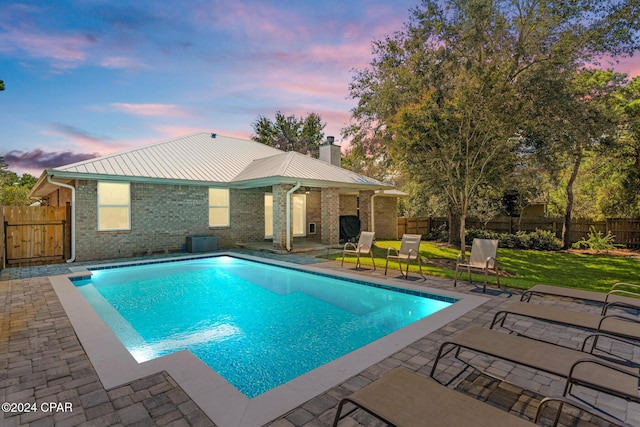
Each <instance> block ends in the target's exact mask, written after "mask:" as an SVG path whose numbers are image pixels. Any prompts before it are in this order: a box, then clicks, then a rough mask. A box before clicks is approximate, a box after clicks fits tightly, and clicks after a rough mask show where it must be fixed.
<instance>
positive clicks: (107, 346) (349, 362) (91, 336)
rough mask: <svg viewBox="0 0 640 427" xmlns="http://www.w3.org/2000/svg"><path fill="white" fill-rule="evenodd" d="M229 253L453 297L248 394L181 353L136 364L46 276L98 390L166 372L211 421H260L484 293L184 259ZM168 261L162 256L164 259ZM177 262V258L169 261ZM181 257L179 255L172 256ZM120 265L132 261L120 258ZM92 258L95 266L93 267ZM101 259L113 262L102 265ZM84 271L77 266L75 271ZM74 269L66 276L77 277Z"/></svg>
mask: <svg viewBox="0 0 640 427" xmlns="http://www.w3.org/2000/svg"><path fill="white" fill-rule="evenodd" d="M220 255H229V256H234V257H238V258H243V259H247V260H251V261H257V262H261V263H267V264H272V265H279V266H282V267H287V268H294V269H297V270H301V271H311V272H315V273H319V274H324V275H328V276H334V277H343V278H346V279H350V280H355V281H361V282H369V283H376V284H379V285H384V286H393V287H396V288H404V289H411V290H414V291H418V292H423V293H433V294H437V295H442V296H449V297H452V298H456V299H458V301H457V302H456V303H455V304H453V305H452V306H450V307H448V308H446V309H444V310H441V311H439V312H437V313H434V314H433V315H431V316H429V317H427V318H424V319H422V320H419V321H417V322H415V323H413V324H411V325H409V326H407V327H405V328H402V329H400V330H399V331H397V332H395V333H393V334H390V335H387V336H385V337H383V338H381V339H379V340H377V341H375V342H373V343H371V344H369V345H367V346H364V347H362V348H360V349H358V350H356V351H354V352H351V353H349V354H347V355H345V356H343V357H341V358H339V359H336V360H334V361H332V362H330V363H327V364H325V365H322V366H320V367H318V368H316V369H314V370H312V371H310V372H308V373H307V374H305V375H302V376H300V377H297V378H295V379H293V380H291V381H289V382H287V383H285V384H283V385H281V386H279V387H276V388H274V389H272V390H270V391H268V392H266V393H263V394H261V395H259V396H257V397H255V398H253V399H248V398H247V397H245V396H244V395H243V394H242V393H240V392H239V391H238V390H237V389H235V388H234V387H233V386H231V385H230V384H229V383H228V382H227V381H226V380H224V379H223V378H222V377H221V376H220V375H218V374H217V373H215V372H214V371H213V370H212V369H210V368H209V367H208V366H206V365H205V364H204V363H203V362H202V361H200V360H199V359H198V358H197V357H195V356H194V355H193V354H192V353H190V352H189V351H181V352H178V353H173V354H170V355H167V356H164V357H160V358H158V359H154V360H150V361H148V362H144V363H137V362H136V361H135V359H134V358H133V356H131V354H130V353H129V352H128V350H127V349H126V348H125V347H124V346H123V345H122V344H121V343H120V341H119V339H118V338H117V337H116V336H115V335H114V334H113V332H112V331H111V330H110V329H109V327H108V326H106V324H105V323H104V322H103V321H102V319H101V318H100V317H99V316H98V314H97V313H96V312H95V311H94V310H93V308H92V307H91V306H90V305H89V303H88V302H87V301H86V300H85V299H84V297H82V295H81V294H80V293H79V292H78V290H77V289H76V288H75V286H74V285H73V283H72V282H71V281H70V280H69V278H68V276H69V275H64V276H52V277H50V278H49V280H50V282H51V284H52V285H53V288H54V290H55V292H56V294H57V295H58V298H59V299H60V302H61V303H62V305H63V307H64V309H65V311H66V313H67V316H68V317H69V319H70V321H71V323H72V325H73V327H74V329H75V331H76V335H77V336H78V338H79V339H80V342H81V343H82V345H83V347H84V349H85V351H86V353H87V355H88V356H89V359H90V360H91V362H92V364H93V365H94V368H95V370H96V372H97V374H98V376H99V378H100V380H101V381H102V383H103V385H104V387H105V388H106V389H111V388H114V387H117V386H120V385H123V384H127V383H130V382H131V381H134V380H136V379H139V378H143V377H146V376H149V375H152V374H155V373H157V372H160V371H166V372H168V373H169V375H171V377H172V378H173V379H174V380H175V381H176V382H177V384H178V385H179V386H180V387H182V389H183V390H184V391H185V392H186V393H187V394H188V395H189V396H190V397H191V399H192V400H193V401H194V402H195V403H196V404H197V405H198V406H199V407H200V408H201V409H202V410H203V412H205V414H207V416H209V417H210V418H211V420H212V421H213V422H214V423H215V424H216V425H218V426H219V427H232V426H233V427H235V426H247V427H253V426H262V425H264V424H265V423H268V422H270V421H272V420H274V419H275V418H277V417H279V416H281V415H284V414H285V413H287V412H289V411H290V410H292V409H295V408H296V407H298V406H300V405H302V404H304V403H305V402H307V401H308V400H310V399H312V398H313V397H315V396H317V395H320V394H322V393H323V392H325V391H326V390H328V389H330V388H332V387H334V386H336V385H338V384H340V383H342V382H344V381H345V380H347V379H349V378H351V377H353V376H355V375H357V374H358V373H360V372H361V371H363V370H364V369H366V368H368V367H369V366H372V365H374V364H375V363H378V362H379V361H381V360H383V359H385V358H387V357H389V356H391V355H393V354H394V353H396V352H398V351H400V350H402V349H403V348H405V347H407V346H408V345H410V344H411V343H413V342H415V341H417V340H418V339H420V338H422V337H424V336H426V335H428V334H429V333H431V332H433V331H435V330H437V329H439V328H441V327H443V326H444V325H446V324H447V323H450V322H451V321H453V320H455V319H456V318H458V317H460V316H461V315H463V314H465V313H467V312H468V311H470V310H472V309H474V308H476V307H478V306H480V305H481V304H483V303H484V302H485V301H487V298H486V297H481V296H475V295H467V294H459V293H455V292H450V291H446V290H441V289H433V288H427V287H424V286H416V285H414V284H411V283H406V282H404V281H400V280H397V279H384V280H380V279H377V278H369V277H362V276H360V275H357V274H353V273H350V272H348V271H345V272H342V271H340V272H336V271H334V270H327V269H326V268H322V267H315V266H312V265H304V266H302V265H298V264H292V263H288V262H283V261H278V260H272V259H265V258H260V257H254V256H251V255H246V254H238V253H234V252H218V253H214V254H208V255H202V256H194V257H192V258H201V257H211V256H220ZM170 260H171V259H168V261H170ZM176 260H177V259H176ZM180 260H184V258H180ZM118 264H120V265H130V264H140V263H139V262H129V263H127V262H126V261H125V262H121V263H118ZM97 265H98V264H96V266H97ZM109 265H116V264H115V263H114V264H109ZM83 270H84V271H85V272H86V269H78V271H79V272H80V273H81V272H82V271H83ZM77 274H78V273H74V274H72V275H77Z"/></svg>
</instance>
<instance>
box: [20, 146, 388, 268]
mask: <svg viewBox="0 0 640 427" xmlns="http://www.w3.org/2000/svg"><path fill="white" fill-rule="evenodd" d="M339 156H340V148H339V147H338V146H336V145H333V141H332V139H329V138H328V143H327V144H323V146H321V155H320V158H321V159H323V160H319V159H314V158H311V157H309V156H305V155H303V154H300V153H296V152H284V151H281V150H277V149H275V148H272V147H269V146H266V145H263V144H260V143H258V142H255V141H249V140H244V139H238V138H231V137H225V136H221V135H216V134H210V133H196V134H193V135H188V136H184V137H180V138H176V139H172V140H169V141H164V142H160V143H155V144H151V145H148V146H145V147H141V148H135V149H132V150H128V151H124V152H120V153H116V154H110V155H106V156H103V157H98V158H94V159H90V160H87V161H83V162H79V163H74V164H70V165H66V166H62V167H58V168H54V169H48V170H45V171H44V172H43V173H42V175H41V177H40V179H39V180H38V182H37V184H36V185H35V186H34V187H33V189H32V190H31V193H30V196H32V197H37V198H41V199H42V200H43V202H44V203H45V204H47V205H50V206H65V205H69V206H71V229H72V231H71V235H72V243H71V260H70V261H73V260H78V261H87V260H99V259H108V258H120V257H129V256H137V255H142V254H148V253H157V252H174V251H180V250H182V248H183V245H184V244H185V240H186V238H187V237H190V236H216V238H217V244H218V247H221V248H230V247H234V246H236V245H237V244H238V243H241V242H244V243H246V242H264V241H265V240H271V241H272V242H273V247H274V248H275V249H278V250H292V249H293V246H294V244H295V243H294V242H295V240H294V237H304V238H306V239H309V240H312V241H317V242H318V243H321V244H326V245H333V244H338V243H339V233H340V231H339V222H340V216H341V215H357V216H358V217H359V218H360V222H361V229H362V230H370V229H371V228H373V227H375V231H376V234H377V237H378V238H389V239H395V238H396V235H397V214H396V205H397V197H398V192H397V191H394V190H393V188H394V187H393V186H392V185H390V184H387V183H384V182H380V181H377V180H375V179H372V178H368V177H366V176H363V175H360V174H357V173H354V172H351V171H348V170H346V169H343V168H341V167H339V161H340V160H339ZM389 191H391V193H389Z"/></svg>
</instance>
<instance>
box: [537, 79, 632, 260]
mask: <svg viewBox="0 0 640 427" xmlns="http://www.w3.org/2000/svg"><path fill="white" fill-rule="evenodd" d="M625 77H626V76H625V75H624V74H619V73H614V72H612V71H601V70H581V71H579V72H575V73H574V75H573V78H571V79H563V80H553V84H554V85H553V91H545V93H546V94H547V95H545V96H546V97H547V98H546V99H545V102H544V103H543V104H540V105H542V106H543V108H544V111H539V112H538V114H537V117H538V118H539V119H538V120H537V121H536V122H535V123H536V124H535V128H536V130H535V131H534V133H535V136H534V137H533V138H531V141H532V142H533V145H534V146H535V148H536V150H535V151H536V153H537V156H538V159H539V161H540V162H541V164H543V165H544V166H545V168H546V169H547V170H548V171H549V172H550V173H551V174H552V176H555V177H558V176H560V173H561V172H562V171H563V170H568V176H567V179H566V183H565V202H566V203H565V208H564V212H563V217H564V220H563V227H562V244H563V247H564V248H565V249H566V248H568V247H569V246H570V242H569V233H570V230H571V217H572V213H573V209H574V202H575V185H576V183H577V180H578V174H579V173H580V169H581V166H582V165H583V164H584V163H585V161H586V160H587V158H588V156H590V155H591V153H598V152H599V151H600V152H601V153H602V152H605V151H606V150H608V148H609V147H611V146H612V144H613V142H614V140H615V139H616V137H617V124H618V123H617V115H616V113H615V109H614V108H613V100H614V98H613V95H614V94H615V93H616V91H618V90H619V88H620V86H621V85H622V84H623V83H624V80H625ZM546 82H547V83H549V82H550V80H549V79H547V80H546ZM540 119H542V120H540ZM531 136H532V135H531V134H529V137H531Z"/></svg>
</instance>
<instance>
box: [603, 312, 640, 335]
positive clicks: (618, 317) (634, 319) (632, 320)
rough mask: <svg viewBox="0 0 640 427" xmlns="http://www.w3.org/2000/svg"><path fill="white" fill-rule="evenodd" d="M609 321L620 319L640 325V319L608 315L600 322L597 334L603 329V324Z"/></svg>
mask: <svg viewBox="0 0 640 427" xmlns="http://www.w3.org/2000/svg"><path fill="white" fill-rule="evenodd" d="M607 319H618V320H623V321H627V322H633V323H640V319H638V318H633V317H627V316H623V315H622V314H607V315H606V316H602V318H601V319H600V321H599V322H598V330H597V331H596V332H600V329H602V324H603V323H605V322H606V321H607Z"/></svg>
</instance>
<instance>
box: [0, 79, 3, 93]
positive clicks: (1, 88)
mask: <svg viewBox="0 0 640 427" xmlns="http://www.w3.org/2000/svg"><path fill="white" fill-rule="evenodd" d="M3 90H4V81H2V80H0V91H3Z"/></svg>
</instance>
